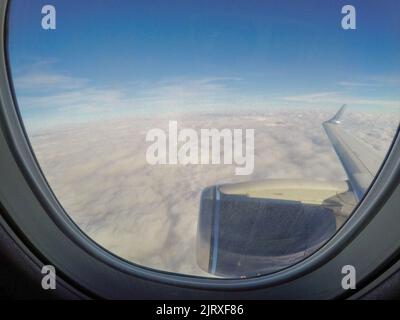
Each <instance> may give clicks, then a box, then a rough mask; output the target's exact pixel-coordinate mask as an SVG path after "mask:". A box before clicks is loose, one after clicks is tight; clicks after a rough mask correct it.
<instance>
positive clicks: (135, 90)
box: [9, 0, 400, 121]
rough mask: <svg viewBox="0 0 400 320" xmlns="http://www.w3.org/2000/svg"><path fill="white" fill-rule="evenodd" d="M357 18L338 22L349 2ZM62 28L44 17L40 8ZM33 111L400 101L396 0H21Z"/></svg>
mask: <svg viewBox="0 0 400 320" xmlns="http://www.w3.org/2000/svg"><path fill="white" fill-rule="evenodd" d="M349 3H351V4H352V5H353V6H355V7H356V10H357V30H350V31H344V30H343V29H342V28H341V25H340V23H341V18H342V14H341V8H342V7H343V6H344V5H346V4H349ZM45 4H52V5H54V6H55V7H56V10H57V29H56V30H53V31H44V30H42V28H41V19H42V14H41V8H42V6H43V5H45ZM10 15H11V17H10V19H9V24H10V25H9V32H10V33H9V54H10V60H11V67H12V75H13V78H14V81H15V87H16V92H17V96H18V97H19V99H18V100H19V105H20V108H21V111H22V113H23V115H24V116H25V117H26V118H32V119H40V120H41V121H42V120H43V119H44V116H47V118H48V119H49V121H51V119H56V118H64V119H65V118H68V119H70V120H71V121H76V120H77V119H78V118H87V117H90V116H91V115H92V116H99V114H104V115H111V114H113V115H118V114H122V113H123V114H125V113H126V112H135V111H136V112H137V111H139V110H142V111H143V110H147V111H149V110H151V111H154V112H161V111H171V110H186V111H187V110H188V109H189V110H191V109H195V110H201V109H204V110H207V109H212V110H215V109H226V108H228V109H229V108H238V109H246V108H249V109H250V108H262V107H263V106H264V105H274V106H277V107H279V106H282V107H284V106H291V105H293V106H301V107H307V106H317V105H318V106H321V107H324V106H327V107H334V106H336V105H339V104H340V103H342V102H343V103H346V102H347V103H349V104H354V105H355V106H356V107H359V108H375V109H377V108H381V109H384V108H388V109H393V108H397V109H398V107H399V105H398V101H399V98H400V93H399V92H400V91H399V87H400V59H399V58H400V41H399V39H400V2H399V1H397V0H387V1H384V2H382V1H378V0H371V1H368V0H352V1H350V2H349V1H340V0H338V1H336V0H335V1H331V0H324V1H321V0H307V1H305V0H304V1H303V0H296V1H294V0H291V1H289V0H287V1H286V0H279V1H278V0H275V1H271V0H270V1H267V0H265V1H249V0H246V1H232V0H230V1H224V0H219V1H215V0H214V1H199V0H197V1H194V0H193V1H192V0H181V1H166V0H163V1H158V0H152V1H130V0H125V1H123V0H103V1H77V0H74V1H73V0H68V1H66V0H57V1H54V0H50V1H49V0H47V1H34V0H13V1H12V2H11V8H10Z"/></svg>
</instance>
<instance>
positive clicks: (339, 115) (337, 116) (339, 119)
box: [327, 104, 346, 124]
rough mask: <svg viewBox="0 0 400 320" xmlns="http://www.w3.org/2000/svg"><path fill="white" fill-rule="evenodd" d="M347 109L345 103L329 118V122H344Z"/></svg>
mask: <svg viewBox="0 0 400 320" xmlns="http://www.w3.org/2000/svg"><path fill="white" fill-rule="evenodd" d="M345 110H346V105H345V104H344V105H343V106H342V107H341V108H340V109H339V111H338V112H337V113H336V114H335V116H334V117H333V118H332V119H330V120H328V121H327V122H329V123H335V124H340V123H341V122H342V118H343V113H344V111H345Z"/></svg>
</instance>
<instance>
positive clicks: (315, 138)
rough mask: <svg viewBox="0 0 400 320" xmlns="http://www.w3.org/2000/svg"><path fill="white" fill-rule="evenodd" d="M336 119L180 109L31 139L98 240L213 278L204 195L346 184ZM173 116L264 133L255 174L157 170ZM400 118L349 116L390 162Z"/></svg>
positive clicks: (214, 168)
mask: <svg viewBox="0 0 400 320" xmlns="http://www.w3.org/2000/svg"><path fill="white" fill-rule="evenodd" d="M193 85H195V86H198V84H197V83H195V84H193ZM202 85H203V84H202ZM206 85H213V86H214V85H215V81H211V82H207V83H206ZM165 90H166V91H168V90H169V88H168V86H167V87H166V88H165ZM173 91H174V93H175V89H173ZM185 94H188V93H185ZM105 98H106V97H105ZM71 103H73V102H71ZM331 116H332V114H330V113H328V112H326V111H321V110H320V109H319V110H317V109H315V110H312V111H304V109H303V110H296V111H291V112H288V111H274V112H272V111H265V112H253V113H247V114H244V113H242V114H240V113H236V114H230V115H227V114H198V115H194V114H193V115H190V116H188V115H184V114H180V113H179V114H178V113H176V114H174V115H173V118H172V117H171V116H170V117H167V116H159V117H157V118H151V117H131V118H125V119H123V120H112V121H111V120H110V121H102V122H93V123H91V124H86V125H84V124H81V125H75V126H71V127H64V128H58V129H51V130H50V129H47V130H45V131H42V132H40V133H39V132H37V133H35V134H33V133H32V134H31V141H32V144H33V147H34V151H35V153H36V155H37V157H38V159H39V162H40V164H41V167H42V169H43V171H44V173H45V175H46V177H47V179H48V181H49V183H50V185H51V186H52V188H53V190H54V192H55V194H56V195H57V197H58V199H59V200H60V202H61V204H62V205H63V206H64V208H65V209H66V211H67V212H68V213H69V214H70V216H71V217H72V218H73V219H74V220H75V221H76V222H77V224H78V225H79V226H80V227H81V228H82V230H83V231H85V232H86V233H87V234H88V235H89V236H90V237H92V238H93V239H94V240H95V241H96V242H98V243H99V244H101V245H102V246H104V247H105V248H107V249H109V250H111V251H113V252H115V253H116V254H118V255H120V256H121V257H123V258H125V259H128V260H131V261H133V262H135V263H138V264H142V265H146V266H149V267H153V268H157V269H162V270H168V271H173V272H180V273H187V274H195V275H206V274H205V273H203V272H202V271H201V270H200V269H199V268H198V266H197V264H196V260H195V239H196V238H195V237H196V231H197V216H198V210H199V197H200V193H201V191H202V190H203V189H204V188H205V187H207V186H210V185H214V184H216V183H228V182H239V181H245V180H251V179H254V180H260V179H272V178H273V179H280V178H299V179H301V178H306V179H316V180H334V181H337V180H344V179H346V176H345V173H344V171H343V169H342V167H341V166H340V163H339V161H338V159H337V158H336V155H335V153H334V151H333V149H332V147H331V145H330V143H329V141H328V139H327V137H326V136H325V133H324V132H323V129H322V127H321V123H322V122H323V121H324V120H326V119H328V118H330V117H331ZM169 120H177V121H178V125H179V127H180V128H183V127H185V128H194V129H197V130H199V129H200V128H218V129H222V128H232V129H233V128H243V129H246V128H251V129H255V170H254V173H253V175H252V176H248V177H240V176H235V175H234V168H233V166H229V165H203V166H199V165H188V166H181V165H178V166H150V165H148V164H147V163H146V159H145V155H146V149H147V147H148V143H146V141H145V136H146V132H147V131H148V130H149V129H152V128H163V129H166V128H167V125H168V121H169ZM398 121H399V117H398V113H397V114H396V116H395V117H393V116H390V115H387V114H379V115H377V114H368V113H355V112H351V110H349V112H348V114H347V115H346V121H345V125H346V126H347V127H348V130H349V131H350V132H353V133H354V134H355V135H357V136H359V137H360V138H361V139H362V140H364V141H365V142H367V143H369V144H370V145H372V146H373V147H374V149H375V150H376V151H377V152H378V153H379V154H380V155H381V156H382V159H383V157H384V155H385V153H386V151H387V149H388V146H389V144H390V142H391V140H392V138H393V135H394V132H395V130H396V127H397V125H398Z"/></svg>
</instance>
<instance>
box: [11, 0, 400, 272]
mask: <svg viewBox="0 0 400 320" xmlns="http://www.w3.org/2000/svg"><path fill="white" fill-rule="evenodd" d="M348 2H349V1H317V0H307V1H306V0H301V1H288V0H283V1H282V0H280V1H275V0H271V1H262V2H261V1H225V0H221V1H194V0H189V1H188V0H185V1H183V0H171V1H165V0H164V1H159V0H153V1H129V0H117V1H115V0H113V1H111V0H107V1H77V0H70V1H61V0H49V1H46V2H43V1H32V0H12V1H11V2H10V4H9V11H8V35H7V39H8V43H7V45H8V59H9V61H8V62H9V67H10V77H11V79H12V81H13V86H14V91H15V97H16V104H17V105H18V109H19V112H20V115H21V119H22V122H23V124H24V127H25V130H26V134H27V137H28V139H29V141H30V144H31V146H32V151H33V152H34V154H35V156H36V159H37V161H38V164H39V166H40V168H41V170H42V172H43V174H44V176H45V178H46V180H47V182H48V184H49V186H50V187H51V189H52V191H53V192H54V194H55V196H56V197H57V199H58V201H59V202H60V204H61V205H62V206H63V208H64V209H65V211H66V213H67V214H68V215H69V216H70V217H71V218H72V220H73V221H74V222H75V223H76V224H77V226H78V227H79V228H80V229H81V230H82V231H83V232H85V233H86V234H87V235H88V236H89V237H90V238H91V239H93V240H94V241H95V242H97V243H98V244H99V245H101V246H102V247H104V248H106V249H107V250H108V251H110V252H112V253H114V254H116V255H118V256H120V257H122V258H124V259H126V260H128V261H131V262H132V263H135V264H138V265H141V266H144V267H149V268H153V269H157V270H162V271H169V272H174V273H180V274H186V275H197V276H203V277H221V278H245V277H252V276H258V275H264V274H269V273H273V272H276V271H278V270H282V269H284V268H286V267H289V266H291V265H293V264H295V263H297V262H299V261H301V260H303V259H305V258H306V257H308V256H309V255H311V254H312V253H314V252H315V251H316V250H318V249H319V248H321V246H323V245H324V244H325V243H326V242H327V241H328V240H329V239H330V238H331V237H332V236H333V235H334V234H335V233H336V231H337V230H338V229H339V228H340V227H341V226H342V225H343V224H344V223H345V221H346V219H347V218H348V217H349V216H350V215H351V213H352V212H353V210H354V209H355V208H356V206H357V204H358V203H359V202H360V201H361V200H362V199H363V197H364V195H365V194H366V192H367V191H368V188H369V187H370V184H371V183H372V182H373V179H374V178H375V176H376V174H377V173H378V171H379V169H380V166H381V165H382V163H383V161H384V159H385V156H386V154H387V152H388V150H389V147H390V145H391V143H392V140H393V138H394V136H395V134H396V131H397V128H398V125H399V120H400V90H399V88H400V42H399V41H398V39H399V37H400V2H398V1H394V0H388V1H385V2H384V4H383V3H382V1H377V0H374V1H368V2H366V1H360V0H353V1H351V2H352V4H351V5H349V4H348Z"/></svg>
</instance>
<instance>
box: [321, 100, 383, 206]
mask: <svg viewBox="0 0 400 320" xmlns="http://www.w3.org/2000/svg"><path fill="white" fill-rule="evenodd" d="M345 109H346V105H343V106H342V107H341V108H340V110H339V111H338V112H337V114H336V115H335V116H334V117H333V118H332V119H330V120H328V121H326V122H324V123H323V127H324V129H325V131H326V134H327V135H328V137H329V140H330V141H331V143H332V145H333V148H334V149H335V152H336V154H337V156H338V157H339V159H340V162H341V163H342V165H343V168H344V170H345V171H346V174H347V176H348V178H349V184H350V186H351V189H352V191H353V193H354V195H355V197H356V199H357V200H358V201H359V200H361V198H362V197H363V196H364V194H365V192H366V190H367V189H368V187H369V185H370V184H371V182H372V180H373V179H374V177H375V175H376V173H377V172H378V170H379V167H380V165H381V162H382V161H381V160H382V159H381V158H380V157H379V156H378V155H377V154H376V152H375V151H374V150H373V149H372V148H371V147H369V146H368V145H366V144H365V143H364V142H362V141H361V140H359V139H357V138H356V137H354V136H353V135H351V134H349V133H348V132H347V131H346V130H344V129H343V128H342V125H341V122H342V118H343V114H344V111H345Z"/></svg>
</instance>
